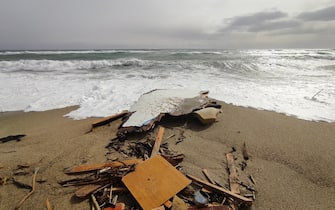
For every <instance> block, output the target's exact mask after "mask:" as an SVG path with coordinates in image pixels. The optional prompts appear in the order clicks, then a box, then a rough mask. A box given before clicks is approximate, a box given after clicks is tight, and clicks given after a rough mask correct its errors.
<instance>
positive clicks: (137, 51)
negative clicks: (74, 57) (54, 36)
mask: <svg viewBox="0 0 335 210" xmlns="http://www.w3.org/2000/svg"><path fill="white" fill-rule="evenodd" d="M152 52H153V51H152V50H36V51H35V50H24V51H0V55H23V54H34V55H46V54H47V55H60V54H104V53H108V54H109V53H152Z"/></svg>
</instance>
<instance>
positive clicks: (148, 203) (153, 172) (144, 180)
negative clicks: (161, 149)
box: [122, 155, 191, 210]
mask: <svg viewBox="0 0 335 210" xmlns="http://www.w3.org/2000/svg"><path fill="white" fill-rule="evenodd" d="M122 182H123V183H124V184H125V185H126V187H127V188H128V190H129V191H130V192H131V194H132V195H133V196H134V198H135V199H136V200H137V202H138V203H139V204H140V205H141V207H142V208H143V209H144V210H147V209H153V208H156V207H159V206H161V205H162V204H163V203H164V202H165V201H167V200H168V199H170V198H171V197H173V196H174V195H175V194H177V193H178V192H179V191H181V190H182V189H184V188H185V187H186V186H187V185H189V184H190V183H191V180H189V179H187V178H186V177H185V176H184V175H183V174H182V173H181V172H180V171H178V170H177V169H176V168H174V167H173V166H172V165H171V164H170V163H169V162H168V161H166V160H165V159H164V158H163V157H161V156H160V155H155V156H154V157H152V158H149V159H147V160H145V161H144V162H143V163H140V164H138V165H137V167H136V169H135V171H133V172H131V173H129V174H127V175H126V176H124V177H123V178H122Z"/></svg>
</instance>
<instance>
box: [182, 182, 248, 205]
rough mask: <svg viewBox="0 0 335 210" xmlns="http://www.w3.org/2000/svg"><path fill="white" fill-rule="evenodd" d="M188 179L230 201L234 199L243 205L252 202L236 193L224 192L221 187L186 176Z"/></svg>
mask: <svg viewBox="0 0 335 210" xmlns="http://www.w3.org/2000/svg"><path fill="white" fill-rule="evenodd" d="M186 176H187V177H188V178H190V179H191V180H192V181H195V182H197V183H199V184H201V185H202V187H203V188H206V189H208V190H211V191H215V192H218V193H222V194H224V195H226V196H228V197H230V198H232V199H235V200H236V201H239V202H241V203H244V204H245V205H251V204H252V202H253V200H252V199H249V198H246V197H244V196H241V195H239V194H236V193H233V192H231V191H229V190H226V189H224V188H222V187H219V186H216V185H214V184H211V183H209V182H206V181H203V180H201V179H199V178H196V177H194V176H191V175H186Z"/></svg>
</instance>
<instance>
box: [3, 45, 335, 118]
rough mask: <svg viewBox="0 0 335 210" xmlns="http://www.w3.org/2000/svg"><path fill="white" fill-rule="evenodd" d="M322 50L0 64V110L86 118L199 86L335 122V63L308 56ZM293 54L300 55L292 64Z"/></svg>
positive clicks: (238, 101) (232, 99) (229, 98)
mask: <svg viewBox="0 0 335 210" xmlns="http://www.w3.org/2000/svg"><path fill="white" fill-rule="evenodd" d="M159 52H160V51H159ZM170 52H171V51H168V52H167V55H168V54H169V53H170ZM176 52H178V51H176ZM192 52H193V51H192ZM214 52H215V51H214ZM222 52H223V51H222ZM317 52H318V51H310V50H280V51H269V50H257V51H256V50H255V51H243V54H240V55H239V56H240V57H242V60H241V59H240V58H239V59H235V58H234V59H230V60H229V59H226V58H223V59H218V60H215V61H213V62H212V61H211V62H210V61H207V60H204V61H194V60H181V61H180V60H171V59H166V60H162V59H156V60H144V59H140V58H135V57H134V58H129V57H127V58H120V59H111V60H62V61H60V60H14V61H0V111H14V110H24V111H43V110H49V109H55V108H61V107H65V106H72V105H80V108H79V109H77V110H75V111H73V112H71V113H69V114H67V116H68V117H71V118H74V119H82V118H86V117H91V116H107V115H111V114H114V113H117V112H120V111H122V110H125V109H129V108H130V107H131V105H132V104H133V103H134V102H135V101H136V100H137V99H138V98H139V97H140V96H141V95H142V94H143V93H146V92H149V91H151V90H153V89H193V90H199V91H200V90H209V91H210V96H211V97H213V98H215V99H218V100H222V101H225V102H227V103H232V104H235V105H241V106H249V107H255V108H258V109H265V110H273V111H276V112H280V113H286V114H288V115H294V116H297V117H299V118H302V119H307V120H324V121H328V122H335V70H334V69H335V60H332V59H319V58H317V59H303V57H304V56H306V55H307V56H310V55H312V54H313V55H314V54H317ZM160 53H161V52H160ZM322 53H324V52H323V51H322ZM325 53H329V54H331V53H333V51H326V52H325ZM223 54H224V55H226V54H227V53H223ZM231 54H232V55H234V54H235V53H231ZM322 55H323V54H322ZM215 56H217V55H215ZM222 56H223V55H222ZM250 56H251V57H252V56H258V59H256V60H250ZM291 56H295V57H299V56H300V57H299V58H297V59H287V57H290V58H291ZM319 91H320V92H319ZM318 92H319V93H318ZM316 93H318V94H317V95H315V94H316ZM313 96H314V97H313Z"/></svg>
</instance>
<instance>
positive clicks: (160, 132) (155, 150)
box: [150, 126, 165, 157]
mask: <svg viewBox="0 0 335 210" xmlns="http://www.w3.org/2000/svg"><path fill="white" fill-rule="evenodd" d="M164 131H165V128H164V127H162V126H160V127H159V130H158V133H157V136H156V141H155V144H154V147H153V148H152V151H151V155H150V157H153V156H154V155H157V154H158V151H159V147H160V146H161V143H162V139H163V135H164Z"/></svg>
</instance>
